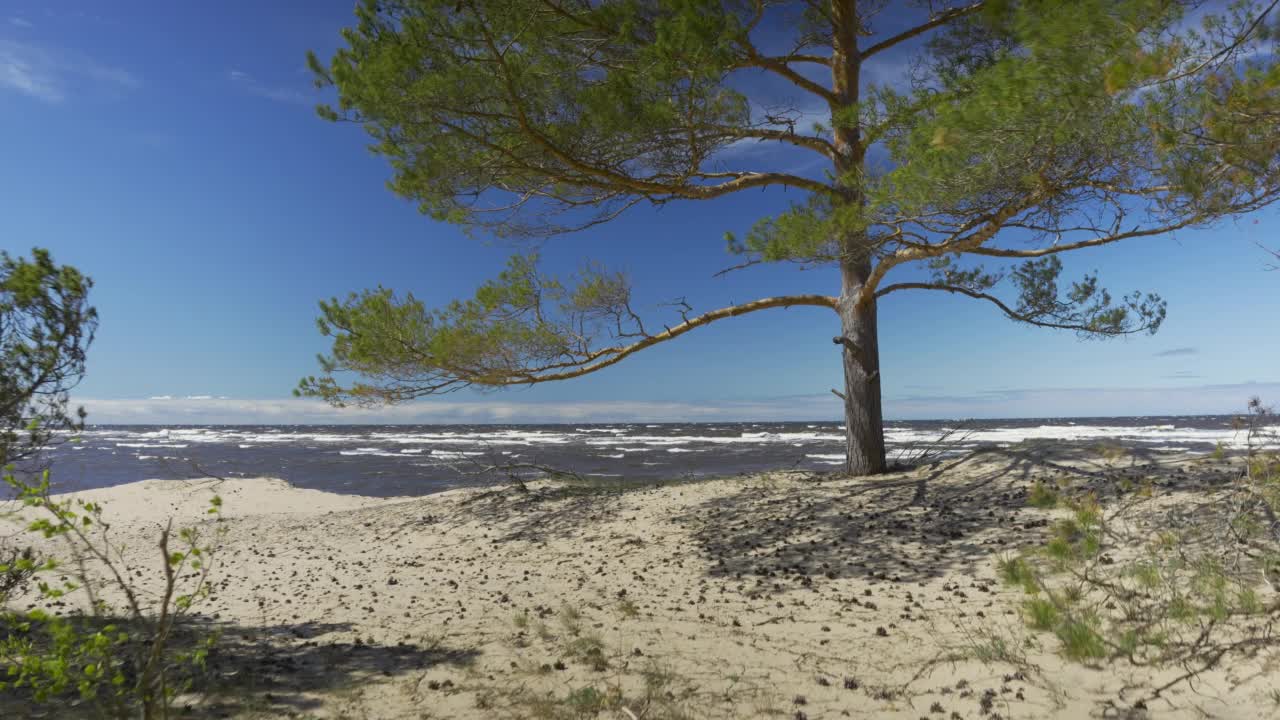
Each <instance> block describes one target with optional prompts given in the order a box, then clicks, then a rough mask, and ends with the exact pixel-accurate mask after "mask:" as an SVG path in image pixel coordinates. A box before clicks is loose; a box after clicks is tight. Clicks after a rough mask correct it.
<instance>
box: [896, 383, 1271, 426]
mask: <svg viewBox="0 0 1280 720" xmlns="http://www.w3.org/2000/svg"><path fill="white" fill-rule="evenodd" d="M1189 377H1193V376H1191V375H1183V376H1181V378H1189ZM1171 379H1172V378H1171ZM1254 396H1258V397H1260V398H1262V401H1263V403H1264V404H1266V403H1268V402H1270V403H1276V404H1280V382H1246V383H1235V384H1223V385H1182V386H1176V385H1172V386H1163V387H1161V386H1152V387H1121V388H1024V389H997V390H986V391H981V392H976V393H973V394H970V395H944V394H937V395H897V396H889V397H886V398H885V401H884V404H885V410H886V412H887V413H889V414H891V416H893V417H899V418H908V419H925V418H1015V417H1090V416H1093V417H1107V416H1132V415H1230V414H1233V413H1241V412H1244V409H1245V404H1246V403H1247V402H1248V401H1249V398H1251V397H1254Z"/></svg>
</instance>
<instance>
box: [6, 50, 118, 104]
mask: <svg viewBox="0 0 1280 720" xmlns="http://www.w3.org/2000/svg"><path fill="white" fill-rule="evenodd" d="M139 85H141V81H140V80H139V79H138V77H137V76H136V75H134V74H133V73H131V72H129V71H128V70H125V69H123V68H119V67H115V66H112V65H108V64H105V63H102V62H99V61H97V60H95V59H93V58H90V57H88V56H86V55H83V54H81V53H77V52H72V51H66V50H60V49H56V48H48V47H42V46H37V45H30V44H26V43H19V42H14V41H11V40H4V39H0V89H7V90H12V91H16V92H19V93H22V94H23V95H27V96H28V97H33V98H36V99H38V100H42V101H44V102H48V103H60V102H62V101H64V100H66V99H67V97H68V96H69V95H70V94H72V93H75V92H77V91H101V90H107V91H111V92H118V91H120V90H129V89H133V88H136V87H138V86H139Z"/></svg>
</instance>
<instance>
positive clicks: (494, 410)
mask: <svg viewBox="0 0 1280 720" xmlns="http://www.w3.org/2000/svg"><path fill="white" fill-rule="evenodd" d="M1186 377H1190V376H1186ZM1177 379H1185V378H1183V377H1179V378H1177ZM1253 396H1260V397H1262V398H1263V399H1264V400H1267V399H1273V400H1275V399H1280V382H1264V383H1257V382H1249V383H1237V384H1230V385H1194V386H1192V385H1181V386H1165V387H1155V386H1153V387H1121V388H996V389H990V390H983V391H976V392H973V393H970V394H951V395H948V394H941V393H938V394H922V393H906V394H889V395H888V396H886V397H885V413H886V416H887V417H889V418H892V419H950V418H1017V417H1024V418H1025V417H1087V416H1125V415H1198V414H1204V415H1210V414H1214V415H1216V414H1230V413H1232V412H1239V411H1243V409H1244V406H1245V404H1246V403H1247V402H1248V400H1249V398H1250V397H1253ZM76 403H77V404H82V405H84V407H85V409H86V410H88V411H89V421H90V422H94V423H102V424H114V423H119V424H130V423H136V424H153V423H155V424H165V423H174V424H193V425H196V424H356V425H358V424H393V423H411V424H432V423H441V424H447V423H462V424H465V423H587V422H727V421H733V420H761V421H764V420H837V419H839V418H840V417H841V416H842V408H841V406H840V403H839V401H838V400H837V399H836V398H835V397H834V396H832V395H831V393H829V392H825V391H824V392H818V393H812V394H804V395H788V396H780V397H768V398H757V399H749V400H739V401H708V402H657V401H617V402H612V401H589V402H518V401H504V400H490V399H482V400H474V401H468V400H445V399H441V400H428V401H422V402H416V403H409V404H406V405H399V406H395V407H390V408H378V409H364V408H334V407H330V406H329V405H326V404H324V403H322V402H319V401H315V400H308V399H298V398H280V399H242V398H227V397H214V396H210V395H187V396H180V395H158V396H155V397H151V398H146V399H103V398H77V399H76Z"/></svg>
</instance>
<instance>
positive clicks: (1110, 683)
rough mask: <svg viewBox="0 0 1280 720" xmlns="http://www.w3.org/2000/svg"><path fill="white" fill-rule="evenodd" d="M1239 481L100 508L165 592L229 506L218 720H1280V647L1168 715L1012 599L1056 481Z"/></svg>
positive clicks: (305, 495)
mask: <svg viewBox="0 0 1280 720" xmlns="http://www.w3.org/2000/svg"><path fill="white" fill-rule="evenodd" d="M1234 472H1235V470H1234V468H1233V466H1231V465H1230V464H1229V463H1226V462H1219V461H1211V460H1206V459H1190V458H1185V457H1184V458H1168V457H1166V458H1155V457H1147V458H1142V459H1138V458H1134V457H1127V458H1124V459H1122V460H1116V459H1113V460H1111V461H1103V460H1100V459H1097V458H1089V457H1084V456H1083V455H1081V454H1080V453H1078V452H1076V451H1073V452H1070V453H1064V454H1062V455H1053V454H1050V455H1048V456H1046V455H1045V454H1044V453H1043V452H1041V451H1037V450H1033V449H1026V450H1023V449H1017V448H1015V449H1010V450H992V451H986V452H980V453H977V454H975V455H972V456H969V457H965V458H963V459H958V460H947V461H941V462H936V463H933V464H931V465H927V466H924V467H920V468H916V469H914V470H909V471H902V472H898V473H894V474H889V475H884V476H878V477H874V478H852V479H848V478H844V479H841V478H836V477H833V476H824V475H814V474H807V473H778V474H770V475H761V476H753V477H740V478H727V479H719V480H707V481H698V482H683V483H675V484H665V485H655V486H648V487H639V488H636V487H632V488H629V489H626V490H625V491H623V490H622V489H620V488H618V487H610V486H595V485H593V486H586V485H575V484H555V483H550V482H540V483H537V484H534V485H531V486H530V489H529V491H527V492H521V491H519V490H517V489H515V488H512V487H493V488H487V489H468V490H454V491H449V492H445V493H440V494H437V495H432V496H427V497H423V498H415V499H403V498H400V499H396V498H392V499H374V498H364V497H359V496H350V495H336V494H330V493H324V492H320V491H314V490H302V489H297V488H293V487H290V486H289V485H287V484H285V483H284V482H282V481H278V480H270V479H254V480H229V481H202V482H176V481H160V480H153V481H146V482H141V483H134V484H130V485H124V486H119V487H114V488H109V489H105V490H96V491H90V492H85V493H81V494H80V495H79V497H83V498H87V499H93V500H95V501H102V502H104V503H105V504H106V506H107V510H106V513H107V517H108V518H110V519H111V521H112V523H113V525H112V528H111V533H112V536H113V537H114V539H115V540H116V541H117V542H119V543H123V544H124V545H125V546H126V550H125V558H126V560H127V562H128V563H129V564H130V565H131V566H132V567H134V568H136V569H137V572H136V573H135V576H136V579H137V581H138V583H140V585H141V586H142V587H149V586H154V585H155V583H156V581H157V580H158V577H159V572H158V570H157V569H156V568H157V564H156V562H154V560H155V558H154V555H155V553H156V551H155V549H154V537H155V534H156V532H157V529H158V523H160V522H162V521H163V519H164V518H167V517H173V518H174V519H175V522H176V523H177V524H178V525H197V526H199V525H204V526H210V528H209V529H211V527H212V526H213V525H214V523H212V522H210V521H208V520H206V519H205V517H206V516H205V514H204V511H205V509H206V508H207V503H208V499H209V497H211V496H212V494H214V493H217V494H218V495H219V496H221V497H222V498H223V501H224V507H225V512H224V515H223V518H222V520H221V521H219V522H218V523H217V525H218V526H220V527H222V528H223V532H224V534H223V535H222V536H221V539H220V540H219V544H220V547H219V550H218V553H217V556H216V565H215V568H214V570H213V573H212V576H211V577H212V579H213V582H214V589H215V591H214V594H213V596H212V597H210V598H208V599H207V600H205V601H203V602H202V603H201V604H200V605H199V607H198V613H199V615H200V617H201V618H202V622H207V623H209V624H211V625H214V626H216V627H218V628H219V629H220V630H221V633H222V639H221V641H220V644H219V646H218V648H217V649H216V650H215V651H214V653H213V654H212V655H211V656H210V663H209V665H210V668H211V671H212V672H213V673H214V674H215V677H216V682H215V685H216V689H217V691H216V692H213V693H211V694H210V695H209V696H207V697H204V698H202V699H201V700H200V701H199V704H197V705H195V706H193V707H192V708H191V710H192V712H193V713H195V714H197V715H204V716H210V717H220V716H238V717H286V716H288V717H334V718H336V717H348V718H495V717H496V718H525V717H528V718H577V717H583V718H586V717H617V718H631V719H632V720H638V719H639V718H677V717H681V718H757V717H759V718H764V717H777V718H794V719H795V720H802V719H804V718H809V719H812V720H817V719H818V718H843V717H855V718H857V717H864V718H882V717H883V718H913V719H914V718H922V717H930V718H932V717H937V718H980V717H990V718H996V717H999V718H1055V717H1060V718H1077V717H1148V716H1149V717H1158V718H1166V717H1168V718H1181V717H1188V718H1190V717H1218V718H1253V717H1269V716H1274V714H1275V713H1276V712H1277V706H1276V705H1275V703H1274V701H1273V699H1272V698H1271V696H1269V694H1268V692H1269V691H1270V690H1272V689H1273V688H1274V687H1275V682H1274V678H1275V677H1277V675H1275V674H1274V671H1275V667H1274V664H1275V661H1276V656H1277V653H1276V650H1275V648H1274V647H1273V648H1272V649H1270V650H1269V651H1265V652H1261V653H1256V654H1254V655H1253V656H1252V657H1250V658H1248V659H1244V658H1234V657H1232V658H1230V659H1229V660H1227V661H1225V662H1223V663H1221V664H1220V665H1219V666H1218V667H1215V668H1213V669H1211V670H1208V671H1205V672H1203V673H1200V674H1199V675H1198V676H1197V677H1196V678H1195V679H1194V682H1192V683H1186V682H1182V683H1178V684H1176V685H1174V686H1172V687H1170V688H1167V689H1164V690H1162V691H1159V692H1156V691H1155V689H1156V688H1158V687H1160V686H1161V685H1163V684H1164V683H1165V682H1166V681H1167V680H1168V679H1170V678H1174V677H1176V676H1177V675H1178V674H1179V672H1178V671H1177V670H1169V671H1161V672H1154V671H1151V670H1149V669H1144V668H1139V667H1133V666H1131V665H1128V664H1126V663H1124V662H1122V661H1120V662H1115V663H1111V664H1107V665H1105V666H1104V667H1099V668H1086V667H1082V666H1080V665H1078V664H1075V663H1071V662H1068V661H1066V660H1064V659H1062V658H1061V657H1059V655H1058V653H1057V651H1056V650H1057V648H1056V642H1057V641H1056V639H1055V638H1053V637H1052V636H1046V635H1041V634H1035V633H1032V632H1031V631H1029V630H1028V629H1027V628H1026V626H1025V624H1024V623H1023V621H1022V619H1021V615H1020V607H1021V605H1020V603H1021V602H1022V600H1023V598H1024V595H1023V594H1022V591H1021V590H1019V589H1017V588H1010V587H1007V586H1005V585H1004V584H1002V583H1001V582H1000V581H999V580H998V577H997V565H998V562H999V560H1000V558H1001V557H1005V556H1007V555H1008V554H1010V553H1013V552H1014V551H1016V550H1018V549H1019V548H1021V547H1023V546H1026V545H1028V544H1031V543H1037V542H1039V541H1041V539H1042V538H1043V536H1044V534H1045V532H1046V526H1047V525H1048V523H1049V521H1050V520H1051V519H1052V517H1053V515H1054V511H1045V510H1038V509H1035V508H1032V507H1030V506H1028V503H1027V493H1028V490H1029V488H1030V487H1031V484H1032V483H1033V482H1035V481H1036V480H1037V479H1055V480H1059V481H1060V480H1062V479H1063V478H1067V479H1069V480H1070V481H1071V482H1076V483H1080V484H1092V485H1094V486H1098V487H1102V486H1104V485H1106V484H1108V483H1115V482H1120V481H1123V480H1125V479H1146V480H1151V481H1153V482H1154V483H1155V484H1156V485H1157V486H1159V487H1161V488H1162V489H1163V490H1166V491H1168V495H1169V497H1170V498H1176V497H1178V496H1179V493H1180V492H1181V491H1183V490H1196V491H1197V493H1198V494H1199V496H1201V497H1202V498H1211V495H1212V492H1213V488H1214V487H1215V486H1217V485H1220V484H1222V483H1225V482H1228V481H1229V480H1230V478H1231V477H1232V476H1233V473H1234ZM29 600H30V598H20V599H19V601H20V602H23V604H25V602H24V601H29ZM603 707H607V708H608V709H605V710H601V709H600V708H603Z"/></svg>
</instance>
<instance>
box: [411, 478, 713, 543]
mask: <svg viewBox="0 0 1280 720" xmlns="http://www.w3.org/2000/svg"><path fill="white" fill-rule="evenodd" d="M680 482H690V481H685V480H679V481H667V482H660V481H652V480H646V481H618V480H609V481H598V482H581V481H563V482H560V483H557V484H554V485H544V486H535V487H530V488H528V489H525V490H521V489H519V488H517V487H516V486H506V487H499V488H494V489H492V490H487V491H484V492H479V493H475V494H473V495H469V496H467V497H465V498H464V499H463V500H461V501H460V502H458V503H457V505H455V506H454V508H453V509H452V511H451V512H450V513H448V514H447V515H445V516H442V517H435V518H432V520H434V521H441V520H443V521H450V520H457V521H459V522H464V523H465V522H470V521H474V520H480V521H483V522H484V523H485V524H487V525H489V526H490V527H492V528H494V529H495V530H498V529H500V530H501V532H500V534H498V535H497V536H496V538H495V541H496V542H505V541H511V540H523V541H529V542H542V541H545V540H549V539H553V538H571V537H575V536H578V535H581V533H582V531H583V528H588V527H592V526H593V525H595V524H597V523H602V522H605V521H607V520H609V519H610V518H612V517H613V516H615V515H616V514H617V512H618V509H619V507H620V506H621V499H622V497H623V495H624V494H626V493H629V492H635V491H641V490H646V489H650V488H653V487H656V486H658V485H671V484H675V483H680Z"/></svg>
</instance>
